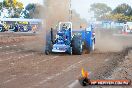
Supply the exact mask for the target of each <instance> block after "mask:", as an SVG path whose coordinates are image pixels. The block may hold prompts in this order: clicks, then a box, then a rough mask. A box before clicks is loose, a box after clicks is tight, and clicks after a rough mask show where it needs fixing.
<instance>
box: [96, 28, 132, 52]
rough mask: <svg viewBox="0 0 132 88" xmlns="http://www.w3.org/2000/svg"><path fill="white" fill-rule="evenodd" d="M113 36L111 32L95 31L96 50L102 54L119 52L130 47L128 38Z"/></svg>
mask: <svg viewBox="0 0 132 88" xmlns="http://www.w3.org/2000/svg"><path fill="white" fill-rule="evenodd" d="M119 35H120V36H114V32H113V30H109V29H96V44H95V45H96V49H97V50H99V51H102V52H120V51H122V50H123V49H125V48H127V47H132V41H131V40H132V39H131V37H129V36H127V35H126V36H123V35H121V34H119Z"/></svg>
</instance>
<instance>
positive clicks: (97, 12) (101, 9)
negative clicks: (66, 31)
mask: <svg viewBox="0 0 132 88" xmlns="http://www.w3.org/2000/svg"><path fill="white" fill-rule="evenodd" d="M90 7H91V8H90V11H93V12H94V16H95V17H96V18H97V19H99V18H100V17H101V16H104V15H106V14H108V13H110V12H111V11H112V9H111V8H110V7H109V6H107V5H106V4H104V3H94V4H92V5H91V6H90Z"/></svg>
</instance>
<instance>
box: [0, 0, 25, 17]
mask: <svg viewBox="0 0 132 88" xmlns="http://www.w3.org/2000/svg"><path fill="white" fill-rule="evenodd" d="M2 3H3V8H5V9H7V10H8V14H9V17H12V18H19V17H20V13H21V11H22V9H23V3H21V2H19V1H18V0H4V1H3V2H1V3H0V9H2Z"/></svg>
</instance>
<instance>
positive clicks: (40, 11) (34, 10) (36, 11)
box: [22, 3, 44, 18]
mask: <svg viewBox="0 0 132 88" xmlns="http://www.w3.org/2000/svg"><path fill="white" fill-rule="evenodd" d="M22 14H23V17H24V18H42V17H43V15H44V7H43V6H42V5H39V4H31V3H30V4H28V5H27V6H26V7H25V10H23V12H22Z"/></svg>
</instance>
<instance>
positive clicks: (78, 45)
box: [72, 36, 83, 55]
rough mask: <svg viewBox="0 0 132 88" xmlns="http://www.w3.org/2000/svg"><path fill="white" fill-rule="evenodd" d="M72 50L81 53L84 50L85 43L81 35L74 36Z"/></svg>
mask: <svg viewBox="0 0 132 88" xmlns="http://www.w3.org/2000/svg"><path fill="white" fill-rule="evenodd" d="M72 51H73V54H76V55H81V54H82V52H83V45H82V39H81V36H74V37H73V40H72Z"/></svg>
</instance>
